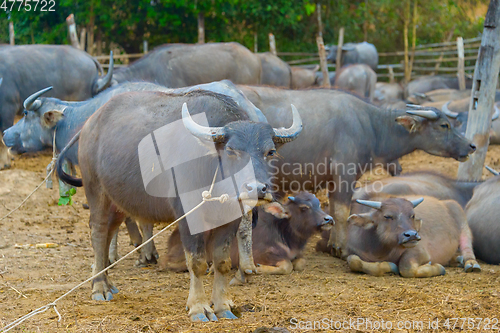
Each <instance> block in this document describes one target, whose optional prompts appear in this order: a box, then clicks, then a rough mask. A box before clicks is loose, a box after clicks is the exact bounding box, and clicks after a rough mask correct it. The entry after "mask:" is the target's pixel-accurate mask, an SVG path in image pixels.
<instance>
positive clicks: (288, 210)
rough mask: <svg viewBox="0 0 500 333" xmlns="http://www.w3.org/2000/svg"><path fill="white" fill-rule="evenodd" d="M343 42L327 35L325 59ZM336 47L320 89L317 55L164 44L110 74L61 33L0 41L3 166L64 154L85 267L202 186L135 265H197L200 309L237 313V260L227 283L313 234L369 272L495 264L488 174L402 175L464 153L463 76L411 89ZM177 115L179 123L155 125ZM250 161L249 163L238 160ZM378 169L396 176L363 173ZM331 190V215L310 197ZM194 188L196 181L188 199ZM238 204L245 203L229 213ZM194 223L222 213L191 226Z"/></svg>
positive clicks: (107, 284) (271, 265)
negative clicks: (55, 39)
mask: <svg viewBox="0 0 500 333" xmlns="http://www.w3.org/2000/svg"><path fill="white" fill-rule="evenodd" d="M336 50H337V48H336V46H331V47H330V56H329V59H330V60H331V61H334V60H335V55H336ZM342 50H343V52H346V53H345V54H344V59H343V60H344V63H345V66H344V67H342V68H341V69H339V70H338V71H337V73H335V74H334V75H331V77H330V78H328V79H331V80H332V83H333V84H334V86H335V89H325V88H320V87H318V85H319V84H321V81H322V80H323V78H322V76H321V75H318V73H317V70H318V68H317V67H315V68H313V69H307V68H301V67H293V66H292V67H291V66H289V65H288V64H287V63H285V62H284V61H282V60H281V59H279V58H278V57H276V56H274V55H272V54H271V53H262V54H254V53H252V52H250V51H249V50H248V49H247V48H245V47H244V46H242V45H240V44H238V43H209V44H198V45H187V44H172V45H164V46H161V47H158V48H156V49H155V50H153V51H152V52H150V53H148V54H146V55H144V56H143V57H142V58H141V59H139V60H137V61H135V62H133V63H131V64H130V65H127V66H123V67H121V68H117V69H115V70H113V60H112V56H111V60H110V67H109V70H108V72H107V74H104V71H103V69H102V66H101V65H100V64H99V63H98V62H97V61H96V60H95V59H94V58H92V57H91V56H89V55H88V54H86V53H85V52H83V51H80V50H77V49H75V48H72V47H70V46H61V45H26V46H1V47H0V59H1V60H2V61H1V62H0V133H3V142H2V140H0V169H2V168H8V167H9V166H10V163H11V159H12V157H11V156H15V155H16V154H23V153H30V152H37V151H42V150H44V149H47V148H53V149H54V150H55V151H56V152H57V153H59V155H58V160H57V163H56V164H57V174H58V176H59V179H60V181H59V182H60V187H64V186H65V187H68V186H73V187H81V186H83V187H84V190H85V194H86V198H87V201H88V207H89V209H90V227H91V241H92V247H93V249H94V255H95V261H94V265H93V273H94V274H96V273H98V272H100V271H101V270H103V269H105V268H106V267H107V266H109V265H110V263H113V262H115V261H116V260H118V258H119V256H118V249H117V242H116V239H117V233H118V229H119V226H120V224H121V223H122V222H125V224H126V227H127V230H128V232H129V235H130V239H131V242H132V243H133V244H134V245H135V246H139V245H140V244H141V243H143V242H144V241H146V240H148V239H149V238H151V237H152V236H153V226H154V224H155V223H158V222H172V221H174V220H176V219H178V218H179V217H181V216H183V214H185V213H187V211H188V210H190V209H191V208H193V207H194V206H195V205H196V204H198V203H199V202H200V201H202V200H203V199H207V200H206V202H205V205H204V206H203V208H200V209H198V210H197V211H196V212H194V213H193V215H191V216H190V217H187V218H185V219H182V220H180V221H179V222H178V224H177V226H176V228H175V230H174V231H173V233H172V234H171V236H170V238H169V241H168V249H167V253H165V254H162V255H161V256H159V254H158V252H157V251H156V248H155V245H154V242H152V241H151V242H150V243H148V244H147V245H146V246H144V247H143V248H142V249H141V250H140V255H139V259H138V263H137V264H138V265H147V264H156V263H159V265H160V266H161V267H162V268H165V269H169V270H174V271H189V274H190V289H189V297H188V299H187V308H188V310H189V316H190V318H191V320H193V321H202V322H203V321H215V320H217V318H229V319H236V316H235V315H234V314H233V312H232V311H231V307H232V306H233V303H232V301H231V298H230V295H229V292H228V290H229V289H228V275H229V273H230V272H231V269H232V268H236V275H235V277H234V278H233V280H232V281H231V284H241V283H245V282H246V277H247V276H248V275H249V274H253V273H257V274H290V273H291V272H292V271H293V270H303V269H304V268H305V266H306V264H307V263H306V261H305V259H304V257H303V251H304V248H305V245H306V243H307V241H308V240H309V239H310V237H311V236H312V235H313V234H314V233H316V232H318V233H320V234H321V238H320V240H319V241H318V243H317V244H316V250H317V251H322V252H327V253H330V254H332V255H333V256H337V257H339V258H342V259H345V260H347V264H348V266H349V267H350V269H351V270H352V271H355V272H364V273H366V274H371V275H375V276H380V275H383V274H386V273H393V274H400V275H401V276H403V277H432V276H438V275H443V274H445V268H444V267H445V266H452V265H455V266H461V267H463V268H464V270H465V272H467V273H468V272H480V271H481V267H480V265H479V264H478V262H477V261H476V258H477V259H480V260H482V261H484V262H486V263H489V264H499V263H500V242H499V240H500V223H498V216H499V215H500V205H498V202H500V175H499V174H498V172H496V171H495V170H493V169H490V171H491V172H492V173H493V174H494V175H495V176H494V177H492V178H490V179H488V180H486V181H480V182H464V181H459V180H456V179H451V178H449V177H446V176H444V175H441V174H439V173H436V172H429V171H419V172H412V173H404V174H401V166H400V165H399V163H398V159H399V158H400V157H402V156H404V155H407V154H409V153H411V152H413V151H415V150H423V151H425V152H427V153H429V154H432V155H436V156H442V157H451V158H454V159H456V160H458V161H465V160H467V159H468V157H469V155H470V154H472V153H474V151H475V149H476V147H475V145H474V144H473V143H472V142H471V141H470V140H468V139H466V138H465V137H464V132H465V128H466V122H467V113H466V112H467V111H468V105H469V102H470V90H467V89H466V90H458V82H457V79H455V78H447V77H440V76H428V77H421V78H419V79H416V80H414V81H412V82H410V83H409V84H408V85H406V86H405V87H404V88H403V87H402V86H401V85H399V84H396V83H394V84H392V83H382V82H379V83H377V82H376V81H377V79H376V78H377V76H376V74H375V72H374V70H375V69H376V66H377V64H378V56H377V52H376V49H375V48H374V47H373V45H371V44H368V43H360V44H347V45H344V47H343V49H342ZM468 88H470V83H469V84H468ZM496 101H498V102H500V93H497V95H496ZM21 114H22V115H23V116H22V118H21V119H20V120H19V121H17V122H16V123H15V124H14V120H15V117H16V115H21ZM202 115H204V117H202ZM498 116H499V111H498V108H497V105H495V112H493V120H495V119H496V118H498ZM176 122H178V123H179V124H181V126H180V127H181V128H175V129H172V130H165V128H170V127H168V126H169V125H170V124H173V123H176ZM492 124H493V125H492V128H491V135H490V143H491V144H500V121H493V122H492ZM0 138H1V137H0ZM4 145H5V146H4ZM144 152H146V153H147V154H146V155H147V158H145V157H144V156H145V155H144V154H145V153H144ZM200 152H201V153H200ZM145 160H146V162H145ZM173 160H175V161H177V162H178V165H175V163H174V162H173ZM179 161H180V162H179ZM76 166H78V167H79V169H80V173H81V178H78V177H77V174H76V168H75V167H76ZM249 166H250V167H251V169H252V172H251V175H250V174H249V173H245V172H242V170H246V168H248V167H249ZM376 166H382V167H384V168H385V169H386V170H387V171H388V173H390V174H391V175H392V176H393V177H389V178H386V179H383V180H381V181H377V182H376V183H372V184H369V185H366V186H363V187H360V186H358V183H357V181H358V180H359V178H360V177H361V176H362V175H363V173H365V172H367V171H369V170H371V169H372V168H374V167H376ZM186 170H189V171H188V172H186ZM146 179H147V180H148V182H146ZM226 180H228V181H229V182H230V183H231V186H232V187H233V188H234V191H233V192H231V193H227V196H226V197H224V200H222V199H220V201H213V200H212V201H210V194H208V195H207V191H206V190H207V189H208V188H210V186H212V187H213V186H214V184H219V183H224V182H225V181H226ZM231 180H232V182H231ZM215 189H217V186H215ZM325 189H326V190H327V193H328V199H329V202H328V211H326V212H325V211H323V210H322V208H321V204H320V201H319V200H318V198H316V196H315V195H314V194H312V193H316V192H317V191H319V190H325ZM215 192H216V191H215V190H214V193H213V195H214V196H218V195H221V193H215ZM165 193H170V194H169V195H166V194H165ZM172 193H173V194H172ZM187 193H195V194H196V200H197V202H195V203H193V204H192V205H191V206H189V205H187V204H186V200H184V199H185V197H186V194H187ZM221 198H222V197H221ZM214 200H215V199H214ZM188 206H189V207H188ZM233 210H235V212H236V213H239V214H237V215H234V217H233V218H231V219H229V221H224V223H222V222H221V221H220V220H221V219H224V218H227V217H228V216H233V215H231V214H232V213H233ZM190 220H192V221H195V222H196V224H197V225H198V226H207V225H212V226H214V227H207V228H205V230H206V231H203V232H193V230H194V229H193V228H194V227H193V224H191V223H190V222H189V221H190ZM226 222H227V223H226ZM207 271H211V272H213V275H214V284H213V292H212V297H211V299H208V298H207V297H206V295H205V291H204V287H203V276H204V275H206V274H207ZM117 292H118V289H117V288H116V287H115V286H114V285H113V283H112V281H111V280H110V277H109V276H108V274H107V273H104V274H101V275H99V276H97V277H96V278H95V279H94V280H93V283H92V299H94V300H106V301H107V300H111V299H112V298H113V294H114V293H117Z"/></svg>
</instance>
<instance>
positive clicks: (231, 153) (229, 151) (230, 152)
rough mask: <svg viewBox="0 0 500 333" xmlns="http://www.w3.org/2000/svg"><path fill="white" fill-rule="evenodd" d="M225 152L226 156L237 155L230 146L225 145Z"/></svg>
mask: <svg viewBox="0 0 500 333" xmlns="http://www.w3.org/2000/svg"><path fill="white" fill-rule="evenodd" d="M226 154H227V155H228V156H234V157H236V156H238V154H237V153H236V152H235V151H234V149H233V148H230V147H226Z"/></svg>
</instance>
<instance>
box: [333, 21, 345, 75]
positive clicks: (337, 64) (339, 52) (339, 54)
mask: <svg viewBox="0 0 500 333" xmlns="http://www.w3.org/2000/svg"><path fill="white" fill-rule="evenodd" d="M342 46H344V27H342V28H340V30H339V40H338V42H337V59H336V60H335V71H337V73H338V71H339V70H340V68H341V67H342Z"/></svg>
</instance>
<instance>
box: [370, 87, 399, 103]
mask: <svg viewBox="0 0 500 333" xmlns="http://www.w3.org/2000/svg"><path fill="white" fill-rule="evenodd" d="M403 98H404V90H403V87H402V86H401V85H400V84H399V83H386V82H377V83H376V84H375V92H374V94H373V101H374V103H375V104H376V105H380V104H382V103H384V102H386V101H389V100H391V101H393V100H401V101H402V100H403Z"/></svg>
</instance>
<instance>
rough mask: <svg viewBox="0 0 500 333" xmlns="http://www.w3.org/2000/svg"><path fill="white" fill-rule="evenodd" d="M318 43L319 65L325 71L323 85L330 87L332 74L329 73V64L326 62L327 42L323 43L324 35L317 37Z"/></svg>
mask: <svg viewBox="0 0 500 333" xmlns="http://www.w3.org/2000/svg"><path fill="white" fill-rule="evenodd" d="M316 44H317V45H318V54H319V65H320V67H321V72H322V73H323V84H322V86H323V87H325V88H330V76H329V75H328V65H327V63H326V51H325V44H324V43H323V37H321V36H318V37H316Z"/></svg>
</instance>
